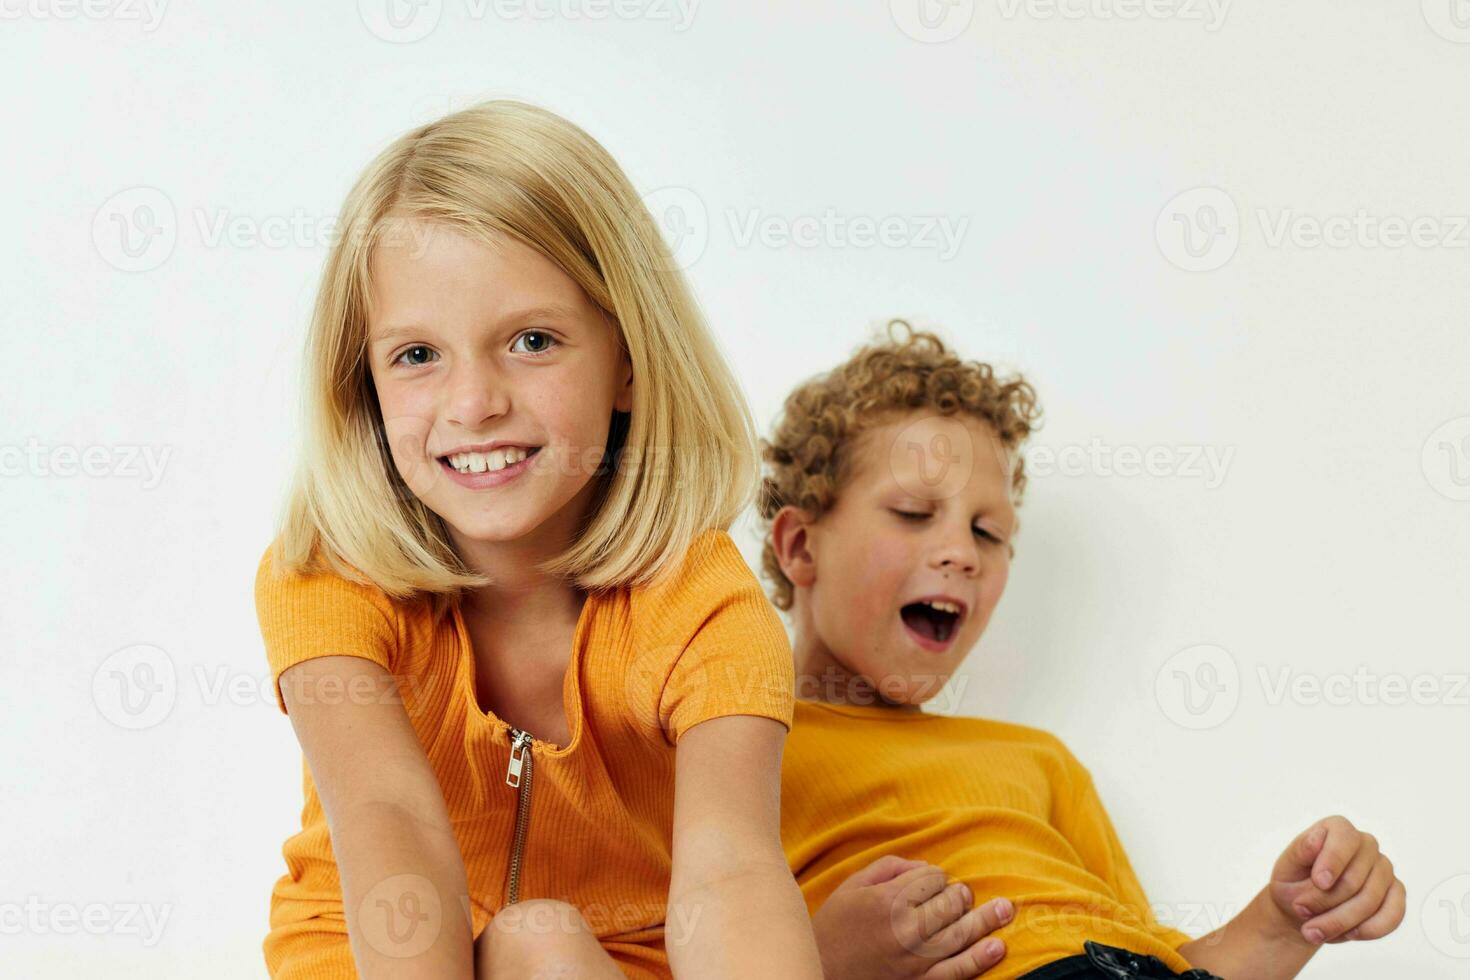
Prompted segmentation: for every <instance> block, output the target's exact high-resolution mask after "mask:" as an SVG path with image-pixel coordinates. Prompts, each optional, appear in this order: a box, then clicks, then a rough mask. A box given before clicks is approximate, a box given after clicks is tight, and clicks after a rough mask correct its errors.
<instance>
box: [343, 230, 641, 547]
mask: <svg viewBox="0 0 1470 980" xmlns="http://www.w3.org/2000/svg"><path fill="white" fill-rule="evenodd" d="M407 227H409V228H411V229H412V231H413V234H411V235H399V236H397V237H396V238H394V239H391V240H389V241H386V242H384V243H382V244H379V245H378V246H377V247H376V248H375V249H374V253H373V257H372V261H373V268H374V277H373V279H374V281H373V294H374V295H373V298H374V301H375V304H374V305H375V309H374V311H373V316H372V318H371V323H370V333H369V346H368V357H369V359H370V365H371V373H372V379H373V385H374V387H375V388H376V391H377V395H378V402H379V406H380V408H381V410H382V415H383V421H384V426H385V429H386V431H387V436H388V441H389V445H390V448H391V451H392V456H393V461H394V464H395V465H396V467H397V469H398V472H399V473H400V475H401V476H402V477H403V479H404V482H405V483H406V484H407V485H408V487H409V489H410V490H411V491H412V492H413V494H414V495H415V496H416V497H418V498H419V499H420V500H421V501H423V502H424V504H425V505H426V506H428V508H429V509H430V510H432V511H434V512H435V513H436V514H438V515H439V516H441V517H442V518H444V520H445V521H446V522H447V523H448V524H449V526H450V528H451V532H452V533H453V535H454V536H455V538H456V543H457V544H458V545H459V547H460V548H461V550H462V553H463V552H469V551H473V550H474V549H475V547H476V545H477V544H480V545H483V544H486V543H491V542H494V543H498V544H499V543H507V542H522V543H526V542H531V541H532V540H533V539H534V540H540V539H541V538H542V537H545V538H546V539H547V540H546V541H545V542H544V544H545V545H546V548H547V549H549V550H554V549H556V548H559V547H561V546H564V544H565V540H566V539H567V538H568V537H569V535H570V534H571V532H572V530H573V527H574V525H575V522H576V520H577V519H578V518H579V517H580V515H581V513H582V511H583V510H585V507H586V505H587V502H588V499H589V498H590V495H591V493H592V492H593V491H594V490H595V485H594V481H593V476H594V474H595V471H596V468H597V464H598V462H599V461H600V459H601V455H602V452H603V449H604V448H605V446H606V444H607V438H608V432H609V428H610V426H611V422H612V412H613V410H614V409H617V410H619V411H624V412H626V411H629V410H630V409H631V407H632V382H631V368H630V365H629V362H628V358H627V355H626V353H624V352H623V351H622V350H621V347H620V345H619V343H618V338H617V335H616V332H615V330H614V328H613V326H612V325H611V324H610V322H609V321H608V320H607V319H606V318H605V317H604V316H603V315H602V312H601V311H600V310H599V309H598V308H597V307H596V306H595V305H594V304H593V303H592V302H591V301H590V300H589V299H588V298H587V296H586V294H585V293H584V292H583V291H582V289H581V287H579V286H578V285H577V283H576V282H575V281H574V280H572V279H571V278H570V277H569V276H567V275H566V273H564V272H563V271H562V270H561V269H560V268H559V267H558V266H557V265H556V264H555V263H553V262H551V261H550V260H549V259H547V258H546V257H545V256H543V255H542V254H541V253H539V252H537V251H536V250H534V249H532V248H529V247H528V246H525V245H522V244H521V243H519V242H516V241H513V240H510V239H508V238H507V239H503V240H500V241H498V242H497V243H496V245H495V246H494V247H491V246H490V245H487V244H485V243H484V242H481V241H478V240H476V239H472V238H468V237H466V236H464V235H462V234H460V233H458V232H457V231H455V230H452V229H450V228H448V227H447V226H443V225H435V224H428V223H423V222H416V221H413V222H409V223H408V226H407ZM492 444H493V446H495V447H498V446H500V445H501V444H506V445H508V446H509V447H512V448H511V451H510V455H509V456H507V455H505V454H504V453H503V452H493V451H491V450H492ZM515 447H519V448H515ZM524 453H529V454H530V455H528V456H526V458H525V459H524V461H522V462H516V460H518V459H520V457H521V456H522V455H523V454H524Z"/></svg>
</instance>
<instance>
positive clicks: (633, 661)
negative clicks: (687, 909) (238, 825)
mask: <svg viewBox="0 0 1470 980" xmlns="http://www.w3.org/2000/svg"><path fill="white" fill-rule="evenodd" d="M255 600H256V610H257V615H258V618H259V621H260V629H261V635H262V637H263V638H264V641H265V650H266V657H267V659H268V661H269V663H270V669H271V672H272V675H273V676H274V677H275V678H276V681H277V685H278V686H277V691H276V697H277V704H278V705H279V706H280V707H281V710H282V711H284V710H285V705H284V702H283V701H282V700H281V697H280V689H279V678H280V674H281V672H282V671H284V670H285V669H286V668H287V667H290V666H291V665H293V664H296V663H300V662H301V661H303V660H308V659H311V658H313V657H320V656H327V655H332V654H349V655H353V656H360V657H364V658H366V659H368V660H372V661H374V662H375V663H379V664H381V665H383V667H384V668H386V669H387V670H388V671H389V672H391V673H393V674H395V675H396V676H397V678H398V681H399V687H400V689H401V691H402V696H403V701H404V704H405V707H406V709H407V712H408V716H409V718H410V720H411V721H412V723H413V727H414V730H415V732H416V733H417V735H418V738H419V741H420V742H421V743H422V744H423V746H424V751H425V752H426V754H427V755H428V758H429V762H430V764H431V765H432V766H433V769H434V773H435V775H436V776H437V777H438V780H439V786H440V788H441V789H442V790H443V792H444V799H445V802H446V804H447V805H448V809H449V818H450V822H451V824H452V826H453V829H454V834H455V837H456V838H457V839H458V842H459V848H460V853H461V854H462V855H463V857H464V862H465V871H466V873H467V875H468V881H469V889H470V900H471V906H472V908H471V913H472V917H473V921H474V931H475V934H476V935H478V934H479V933H480V931H481V930H482V929H484V927H485V925H486V923H488V922H489V920H490V919H491V918H492V917H493V916H494V915H495V913H496V912H497V911H499V910H500V909H501V908H502V907H503V905H504V902H505V899H506V886H507V870H508V862H509V856H510V853H511V844H512V834H513V830H514V825H515V816H516V812H515V811H516V803H517V793H518V790H517V789H515V788H512V787H511V786H509V785H507V783H506V772H507V768H508V765H509V761H510V736H509V728H510V726H509V725H508V724H507V723H506V722H504V721H502V720H501V719H499V718H497V717H495V716H494V715H492V714H487V713H485V712H483V711H481V710H480V709H479V706H478V705H477V704H476V701H475V694H474V690H475V688H474V659H473V651H472V648H471V644H470V641H469V638H468V633H467V632H466V630H465V626H464V622H463V619H462V618H461V616H460V614H459V610H458V609H457V607H456V608H453V609H452V610H451V612H450V613H449V614H448V615H446V616H444V617H442V618H441V619H440V620H439V621H438V622H435V621H434V620H433V618H432V613H431V609H430V605H429V603H428V602H427V601H424V602H418V603H400V602H395V601H394V600H392V599H391V598H390V597H388V596H387V595H386V594H385V593H384V592H383V591H382V590H380V589H378V588H376V587H372V586H366V585H362V584H358V583H354V582H351V581H348V580H346V579H344V578H341V577H339V576H336V575H325V574H323V575H310V576H302V575H287V576H283V577H276V576H275V575H274V574H273V572H272V569H271V550H270V549H267V551H266V553H265V555H264V556H263V557H262V558H261V562H260V566H259V569H258V570H257V574H256V582H255ZM793 684H794V669H793V667H792V657H791V646H790V643H789V641H788V639H787V636H786V632H785V630H784V628H783V627H782V624H781V621H780V619H779V617H778V616H777V615H776V612H775V610H774V609H772V608H771V605H770V603H769V602H767V600H766V597H765V595H764V593H763V592H762V591H761V588H760V584H759V582H758V581H757V580H756V578H755V576H754V575H753V574H752V573H751V571H750V569H749V567H748V566H747V565H746V563H745V560H744V558H743V557H741V555H740V552H739V550H738V549H737V548H736V547H735V543H734V542H733V541H732V540H731V539H730V536H729V535H728V534H727V533H726V532H725V531H723V530H720V529H711V530H708V531H706V532H705V533H704V534H702V535H701V536H700V537H699V538H698V539H696V541H695V542H694V544H693V545H691V546H690V548H689V550H688V552H687V553H686V554H685V556H684V558H683V560H682V561H681V562H680V564H679V567H678V569H677V570H676V572H675V574H673V575H672V576H671V577H670V578H669V579H668V580H666V581H665V582H662V583H660V584H659V585H656V586H648V587H643V588H636V589H615V590H609V591H607V592H605V593H601V594H597V593H593V594H589V595H588V597H587V600H586V603H585V604H584V606H583V609H582V613H581V618H580V619H579V621H578V624H577V629H576V635H575V639H574V640H573V644H572V651H571V662H570V665H569V666H568V668H567V674H566V680H565V682H564V687H563V698H564V700H563V704H564V707H565V709H566V711H567V719H568V724H569V726H570V731H571V741H570V743H569V744H567V745H566V746H562V747H556V746H553V745H551V744H550V743H544V742H540V741H538V742H536V743H534V744H533V745H532V746H531V749H530V751H531V753H532V758H533V779H532V780H531V783H532V788H531V790H530V813H529V822H528V824H527V827H528V830H527V834H526V838H525V841H524V846H523V851H522V854H523V857H522V865H521V874H520V884H519V898H520V899H521V900H522V901H524V900H526V899H529V898H556V899H561V900H563V901H566V902H570V903H571V904H573V905H575V906H577V907H578V908H579V909H580V910H581V912H582V915H583V917H584V918H585V919H586V920H587V923H588V925H589V926H590V927H591V929H592V930H593V931H594V932H595V933H596V935H597V936H598V938H599V940H600V941H601V942H602V944H603V946H604V947H605V948H606V949H607V950H608V952H609V953H610V954H612V956H613V957H614V959H616V960H617V961H618V963H619V965H620V967H621V968H622V969H623V970H624V972H625V973H627V974H628V975H629V976H632V977H649V978H653V977H658V978H668V977H669V976H670V973H669V967H668V958H667V955H666V953H665V951H664V945H663V933H664V925H663V920H664V915H665V911H664V909H665V904H666V902H667V898H668V887H669V877H670V873H671V870H672V862H671V852H670V848H671V840H672V832H673V808H674V753H675V746H676V744H677V742H678V740H679V737H680V736H681V735H682V734H683V733H684V732H685V731H687V730H688V729H689V728H690V727H692V726H694V725H696V724H698V723H699V722H701V721H704V720H706V719H709V718H715V717H719V716H723V715H734V714H748V715H761V716H764V717H768V718H774V719H776V720H777V721H780V722H781V723H782V724H783V725H785V726H787V727H788V728H789V727H790V725H791V714H792V705H793V694H792V691H793ZM323 696H326V695H325V693H324V694H323ZM532 734H535V733H532ZM364 751H371V742H367V743H365V744H364ZM302 778H303V792H304V794H305V805H304V808H303V809H302V812H301V831H300V832H299V833H297V834H295V835H293V836H292V837H290V838H289V839H288V840H287V841H286V842H285V845H284V847H283V849H282V853H283V855H284V856H285V859H286V868H287V872H286V874H285V875H284V876H282V877H281V878H280V879H279V880H278V881H277V882H276V885H275V888H274V889H273V891H272V894H271V907H270V926H271V928H270V933H269V935H267V936H266V938H265V942H264V952H265V959H266V965H267V968H268V970H269V972H270V975H271V976H272V977H276V978H290V980H328V978H330V980H336V978H349V977H355V976H356V975H357V974H356V970H355V968H354V966H353V960H352V953H351V950H350V948H349V946H348V940H347V927H346V922H345V920H344V918H343V906H342V892H341V885H340V882H339V880H338V876H337V866H336V862H335V860H334V858H333V855H332V846H331V838H330V835H329V833H328V829H327V822H326V818H325V816H324V814H323V812H322V806H321V801H320V799H318V796H317V793H316V789H315V787H314V786H313V784H312V780H311V773H310V770H309V769H308V767H307V766H306V764H305V760H303V764H302Z"/></svg>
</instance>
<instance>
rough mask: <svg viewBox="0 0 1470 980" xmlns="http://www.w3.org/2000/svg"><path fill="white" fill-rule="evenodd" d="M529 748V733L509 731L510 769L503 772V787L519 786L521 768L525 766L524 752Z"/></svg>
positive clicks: (513, 728)
mask: <svg viewBox="0 0 1470 980" xmlns="http://www.w3.org/2000/svg"><path fill="white" fill-rule="evenodd" d="M530 747H531V733H530V732H523V731H521V730H520V729H519V728H515V727H512V728H511V730H510V767H509V768H507V769H506V770H505V785H507V786H512V787H514V786H520V785H521V768H522V767H523V766H524V765H525V764H526V751H527V750H528V749H529V748H530Z"/></svg>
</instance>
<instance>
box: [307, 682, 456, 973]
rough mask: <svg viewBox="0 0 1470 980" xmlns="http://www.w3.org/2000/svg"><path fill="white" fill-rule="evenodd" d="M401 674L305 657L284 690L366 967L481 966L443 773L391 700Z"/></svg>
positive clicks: (359, 959)
mask: <svg viewBox="0 0 1470 980" xmlns="http://www.w3.org/2000/svg"><path fill="white" fill-rule="evenodd" d="M324 679H325V680H326V681H327V683H328V684H330V685H331V689H332V690H335V691H337V692H342V691H350V692H358V691H364V690H370V691H375V692H385V691H387V692H396V690H397V688H396V685H395V682H394V679H393V675H392V674H390V673H388V671H386V670H384V669H383V667H382V666H380V665H379V664H376V663H374V662H372V661H370V660H367V659H364V658H362V657H356V656H327V657H318V658H315V659H312V660H306V661H303V662H301V663H299V664H297V665H295V666H293V667H290V668H288V669H287V670H285V671H284V672H282V674H281V694H282V697H283V698H284V701H285V705H286V708H287V714H288V715H289V717H290V719H291V724H292V726H293V728H294V729H295V731H296V737H297V740H298V741H300V743H301V749H302V751H303V753H304V754H305V755H306V761H307V764H308V765H309V766H310V768H311V776H312V780H313V782H314V783H315V785H316V789H317V793H318V795H319V796H320V797H321V802H322V809H323V810H324V812H325V813H326V817H327V825H328V827H329V829H330V832H331V841H332V851H333V854H334V856H335V857H336V861H337V872H338V876H339V878H340V880H341V886H342V901H343V915H344V917H345V919H346V922H347V935H348V939H349V941H350V943H351V945H352V953H353V957H354V959H355V960H356V963H357V970H358V974H359V975H360V976H362V977H370V978H378V977H385V978H394V980H399V978H404V980H407V978H419V977H423V978H434V980H439V978H464V980H469V978H470V977H471V976H472V975H473V959H472V948H473V947H472V936H471V925H470V919H469V916H468V915H467V914H466V912H467V910H468V901H469V887H468V885H467V883H466V879H465V870H464V860H463V858H462V856H461V855H460V852H459V844H458V842H457V841H456V839H455V837H454V832H453V830H452V829H451V828H450V823H449V813H448V810H447V808H446V807H445V804H444V795H443V793H442V792H441V791H440V789H439V783H438V780H437V779H436V778H435V776H434V771H433V769H432V768H431V767H430V765H429V760H428V758H427V756H426V755H425V754H424V749H423V746H422V745H420V744H419V741H418V738H417V736H415V734H414V730H413V726H412V724H411V723H410V722H409V720H408V714H407V713H406V712H405V711H404V709H403V705H402V704H401V703H400V701H399V700H398V698H397V697H396V696H393V697H377V696H374V697H366V698H363V697H341V696H337V697H331V698H328V697H312V696H311V692H313V691H321V690H324V689H325V685H324V684H323V681H324Z"/></svg>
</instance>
